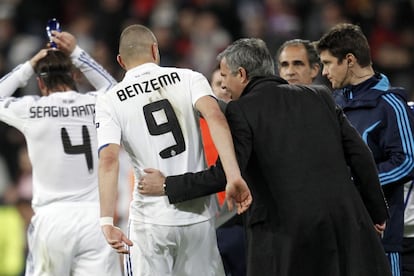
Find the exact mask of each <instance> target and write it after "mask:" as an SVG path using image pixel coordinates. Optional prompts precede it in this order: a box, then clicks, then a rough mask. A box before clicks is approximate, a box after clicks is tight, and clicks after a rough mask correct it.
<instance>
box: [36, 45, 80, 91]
mask: <svg viewBox="0 0 414 276" xmlns="http://www.w3.org/2000/svg"><path fill="white" fill-rule="evenodd" d="M73 69H74V66H73V63H72V60H71V59H70V57H69V56H67V55H66V54H65V53H63V52H62V51H58V50H49V51H48V52H47V55H46V56H45V57H44V58H42V59H40V60H39V61H38V62H37V64H36V66H35V68H34V70H35V73H36V75H37V76H38V77H39V78H41V79H42V80H43V82H44V83H45V85H46V87H47V88H48V89H49V90H53V89H56V88H57V87H59V86H62V85H65V86H68V87H70V88H71V89H72V90H76V84H75V81H74V79H73V77H72V72H73Z"/></svg>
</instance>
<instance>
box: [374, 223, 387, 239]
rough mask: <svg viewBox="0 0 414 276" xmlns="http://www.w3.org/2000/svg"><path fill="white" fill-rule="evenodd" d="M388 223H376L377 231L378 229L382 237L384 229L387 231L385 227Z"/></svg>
mask: <svg viewBox="0 0 414 276" xmlns="http://www.w3.org/2000/svg"><path fill="white" fill-rule="evenodd" d="M386 226H387V225H386V223H385V222H384V223H382V224H375V225H374V228H375V231H377V233H378V235H380V236H381V237H382V236H383V235H384V231H385V227H386Z"/></svg>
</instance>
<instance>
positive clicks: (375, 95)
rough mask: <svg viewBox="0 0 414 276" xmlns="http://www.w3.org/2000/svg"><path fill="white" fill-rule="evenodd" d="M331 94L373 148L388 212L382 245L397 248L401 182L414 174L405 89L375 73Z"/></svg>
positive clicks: (411, 116) (412, 117)
mask: <svg viewBox="0 0 414 276" xmlns="http://www.w3.org/2000/svg"><path fill="white" fill-rule="evenodd" d="M334 98H335V101H336V103H337V104H338V105H339V106H341V107H342V109H343V110H344V112H345V114H346V116H347V117H348V119H349V120H350V122H351V123H352V124H353V126H354V127H355V128H356V129H357V130H358V132H359V133H360V134H361V136H362V138H363V139H364V141H365V142H366V143H367V144H368V146H369V148H370V149H371V151H372V154H373V156H374V159H375V162H376V164H377V169H378V173H379V174H378V175H379V178H380V182H381V185H382V187H383V191H384V195H385V197H386V199H387V201H388V205H389V212H390V219H389V221H388V222H387V228H386V230H385V233H384V237H383V245H384V248H385V251H386V252H400V251H401V250H402V238H403V227H404V192H403V184H404V183H405V182H407V181H409V180H410V179H413V177H414V113H413V112H412V111H411V110H410V109H409V107H408V105H407V96H406V92H405V90H404V89H403V88H397V87H391V86H390V83H389V81H388V78H387V77H386V76H385V75H383V74H379V73H376V74H375V75H374V76H373V77H371V78H369V79H368V80H366V81H364V82H362V83H360V84H358V85H351V86H347V87H345V88H343V89H341V90H336V91H334Z"/></svg>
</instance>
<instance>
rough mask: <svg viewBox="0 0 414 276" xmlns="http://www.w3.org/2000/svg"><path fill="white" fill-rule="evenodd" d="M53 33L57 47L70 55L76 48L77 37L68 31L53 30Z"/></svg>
mask: <svg viewBox="0 0 414 276" xmlns="http://www.w3.org/2000/svg"><path fill="white" fill-rule="evenodd" d="M52 34H53V36H52V39H53V42H55V43H56V45H57V48H58V49H59V50H61V51H62V52H64V53H65V54H67V55H68V56H70V55H71V54H72V52H73V50H75V48H76V44H77V40H76V38H75V37H74V36H73V35H72V34H70V33H68V32H57V31H52Z"/></svg>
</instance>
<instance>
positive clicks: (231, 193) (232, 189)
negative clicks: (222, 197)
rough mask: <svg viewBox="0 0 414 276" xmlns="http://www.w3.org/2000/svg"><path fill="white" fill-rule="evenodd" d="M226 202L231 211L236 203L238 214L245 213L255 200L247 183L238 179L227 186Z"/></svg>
mask: <svg viewBox="0 0 414 276" xmlns="http://www.w3.org/2000/svg"><path fill="white" fill-rule="evenodd" d="M226 201H227V205H228V207H229V210H230V211H231V210H233V205H234V203H236V206H237V213H238V214H241V213H243V212H245V211H246V210H247V209H248V208H249V207H250V205H251V204H252V201H253V198H252V194H251V193H250V189H249V187H248V186H247V183H246V181H244V179H243V178H241V177H240V178H237V179H235V180H233V181H231V182H227V184H226Z"/></svg>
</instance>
